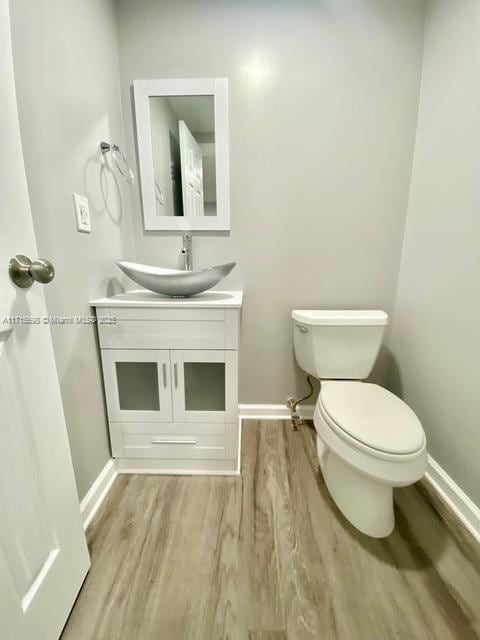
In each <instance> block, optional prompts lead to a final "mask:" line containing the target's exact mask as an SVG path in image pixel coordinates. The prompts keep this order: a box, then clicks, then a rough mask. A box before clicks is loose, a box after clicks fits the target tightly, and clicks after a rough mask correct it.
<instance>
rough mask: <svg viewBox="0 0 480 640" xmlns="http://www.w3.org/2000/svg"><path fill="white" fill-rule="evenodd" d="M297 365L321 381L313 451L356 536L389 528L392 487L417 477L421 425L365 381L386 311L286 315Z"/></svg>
mask: <svg viewBox="0 0 480 640" xmlns="http://www.w3.org/2000/svg"><path fill="white" fill-rule="evenodd" d="M292 320H293V335H294V349H295V356H296V359H297V362H298V364H299V366H300V367H301V368H302V369H303V370H304V371H305V372H307V373H309V374H310V375H312V376H314V377H316V378H318V379H319V380H320V382H321V386H320V394H319V396H318V399H317V402H316V405H315V411H314V424H315V429H316V432H317V453H318V459H319V462H320V468H321V471H322V474H323V477H324V479H325V484H326V486H327V488H328V490H329V492H330V494H331V496H332V498H333V500H334V502H335V503H336V505H337V507H338V508H339V509H340V511H341V512H342V513H343V515H344V516H345V517H346V518H347V520H349V521H350V522H351V524H352V525H353V526H354V527H356V528H357V529H358V530H359V531H361V532H362V533H364V534H366V535H368V536H372V537H374V538H383V537H386V536H388V535H389V534H390V533H391V532H392V531H393V528H394V525H395V518H394V512H393V488H394V487H405V486H408V485H410V484H413V483H414V482H416V481H417V480H420V478H421V477H422V476H423V475H424V474H425V471H426V465H427V450H426V439H425V433H424V431H423V428H422V425H421V423H420V421H419V419H418V418H417V416H416V415H415V413H414V412H413V411H412V409H410V407H409V406H408V405H406V404H405V402H403V401H402V400H400V398H398V397H397V396H395V395H394V394H393V393H390V391H387V390H386V389H384V388H383V387H380V386H378V385H376V384H371V383H368V382H362V381H363V380H365V379H366V378H367V377H368V376H369V374H370V372H371V370H372V368H373V365H374V364H375V361H376V359H377V356H378V352H379V350H380V346H381V343H382V338H383V334H384V331H385V327H386V326H387V324H388V316H387V314H386V313H385V312H383V311H376V310H374V311H351V310H348V311H344V310H341V311H332V310H321V311H304V310H295V311H293V312H292Z"/></svg>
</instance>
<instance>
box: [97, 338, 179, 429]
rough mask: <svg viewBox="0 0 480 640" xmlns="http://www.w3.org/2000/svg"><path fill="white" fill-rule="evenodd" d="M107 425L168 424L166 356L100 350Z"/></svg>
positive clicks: (156, 352)
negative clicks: (127, 423) (128, 423)
mask: <svg viewBox="0 0 480 640" xmlns="http://www.w3.org/2000/svg"><path fill="white" fill-rule="evenodd" d="M102 364H103V379H104V382H105V394H106V396H107V409H108V419H109V420H110V422H171V421H172V390H171V386H170V352H169V351H161V350H157V349H102Z"/></svg>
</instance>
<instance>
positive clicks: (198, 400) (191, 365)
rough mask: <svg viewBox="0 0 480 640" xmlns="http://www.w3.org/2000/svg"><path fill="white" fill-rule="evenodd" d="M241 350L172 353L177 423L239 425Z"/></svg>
mask: <svg viewBox="0 0 480 640" xmlns="http://www.w3.org/2000/svg"><path fill="white" fill-rule="evenodd" d="M237 357H238V354H237V351H217V350H212V351H204V350H201V349H194V350H185V351H184V350H175V351H172V352H171V359H172V378H173V417H174V421H175V422H204V423H211V422H222V423H233V422H235V419H236V416H237V413H238V408H237V407H238V391H237V388H238V381H237Z"/></svg>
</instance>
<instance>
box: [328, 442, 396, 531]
mask: <svg viewBox="0 0 480 640" xmlns="http://www.w3.org/2000/svg"><path fill="white" fill-rule="evenodd" d="M317 453H318V459H319V462H320V468H321V470H322V473H323V477H324V479H325V484H326V485H327V488H328V490H329V492H330V495H331V496H332V498H333V500H334V502H335V504H336V505H337V507H338V508H339V509H340V511H341V512H342V513H343V515H344V516H345V518H347V520H348V521H349V522H350V523H351V524H352V525H353V526H354V527H356V528H357V529H358V530H359V531H361V532H362V533H364V534H365V535H367V536H371V537H372V538H385V537H387V536H389V535H390V534H391V533H392V531H393V528H394V526H395V516H394V512H393V487H391V486H389V485H387V484H385V483H383V482H379V481H377V480H373V479H372V478H368V477H367V476H365V475H363V474H361V473H359V472H358V471H355V469H353V468H352V467H350V466H348V465H346V464H345V463H344V462H342V460H341V459H340V458H339V457H338V456H336V455H335V454H334V453H332V451H331V450H329V449H328V448H327V447H326V446H325V444H324V443H323V442H322V440H321V438H319V437H318V436H317Z"/></svg>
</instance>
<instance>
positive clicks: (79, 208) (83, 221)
mask: <svg viewBox="0 0 480 640" xmlns="http://www.w3.org/2000/svg"><path fill="white" fill-rule="evenodd" d="M72 195H73V204H74V206H75V218H76V221H77V231H81V232H82V233H90V231H91V230H92V227H91V224H90V208H89V206H88V198H86V197H85V196H81V195H79V194H78V193H74V194H72Z"/></svg>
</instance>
